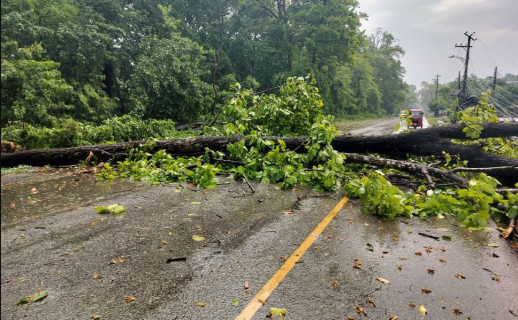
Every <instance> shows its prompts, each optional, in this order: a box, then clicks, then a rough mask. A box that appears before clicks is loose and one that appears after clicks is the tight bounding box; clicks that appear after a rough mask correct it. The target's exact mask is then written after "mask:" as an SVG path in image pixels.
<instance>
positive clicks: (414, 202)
mask: <svg viewBox="0 0 518 320" xmlns="http://www.w3.org/2000/svg"><path fill="white" fill-rule="evenodd" d="M313 84H314V80H313V79H311V78H310V77H307V78H302V77H300V78H288V80H287V82H286V84H285V85H284V86H283V87H282V88H281V89H280V92H279V95H273V94H271V95H262V96H258V95H255V94H253V93H252V92H251V91H250V90H247V89H243V90H238V91H237V92H236V95H235V97H234V98H232V99H231V100H230V101H229V103H228V104H227V106H225V108H224V110H223V112H222V120H224V121H223V122H224V123H225V124H224V125H223V126H220V127H214V128H210V129H208V130H210V131H211V132H212V133H217V134H224V135H229V136H231V135H235V134H244V135H246V136H248V137H249V138H250V142H249V143H248V144H247V143H245V141H244V140H242V141H240V142H237V143H233V144H229V145H228V146H227V152H214V151H211V150H208V149H207V150H206V152H205V154H204V155H203V156H200V157H191V158H175V157H173V156H171V155H169V154H167V153H166V152H165V151H163V150H161V151H158V152H156V153H154V154H151V153H149V152H148V150H150V149H149V148H150V146H152V143H153V142H152V141H151V144H149V145H144V146H142V147H141V148H137V149H134V150H132V151H131V154H130V156H129V157H128V158H127V159H126V160H124V161H120V162H119V163H118V164H117V166H116V167H113V166H112V165H111V164H107V165H105V167H104V169H103V170H102V172H101V173H100V177H101V178H103V179H113V178H115V177H118V176H120V177H129V178H131V179H134V180H143V181H147V182H150V183H170V182H184V181H186V182H190V183H192V184H194V185H195V186H197V187H199V188H213V187H215V186H216V185H217V183H218V180H217V177H216V176H217V174H230V175H232V176H233V177H234V178H235V179H245V180H253V181H259V182H263V183H275V184H277V186H278V187H279V188H282V189H287V188H291V187H294V186H296V185H309V186H312V187H313V188H314V189H316V190H338V189H339V188H341V187H345V189H346V191H347V194H348V195H349V196H351V197H358V198H360V201H361V203H362V207H363V208H364V211H365V212H366V213H369V214H376V215H381V216H386V217H390V218H394V217H395V216H397V215H405V216H410V215H416V216H419V217H421V218H426V217H428V216H438V217H443V216H445V215H452V216H456V217H457V218H458V219H459V221H460V222H461V224H462V225H463V226H465V227H470V228H474V229H484V228H486V226H487V219H489V218H490V217H493V218H495V220H498V221H499V220H501V219H502V218H504V217H507V218H512V217H514V216H516V215H517V214H518V204H517V197H516V195H515V194H512V193H510V192H509V193H507V194H506V195H501V194H499V193H497V192H496V188H497V186H498V182H497V181H496V180H495V179H494V178H492V177H490V176H488V175H486V174H470V173H461V174H462V175H463V177H464V178H466V179H467V180H468V181H469V183H468V184H467V185H466V186H461V187H454V186H452V185H451V184H449V183H448V184H445V185H444V187H440V188H436V189H434V190H432V189H429V188H428V186H427V181H426V180H425V179H424V178H423V179H420V180H418V183H419V186H418V187H417V190H416V192H415V193H404V192H403V191H401V190H400V189H399V188H398V187H397V186H394V185H392V184H391V183H390V181H389V180H388V179H387V178H385V173H384V172H386V171H387V170H379V171H370V170H361V169H362V168H361V166H359V165H357V164H351V163H347V159H346V157H345V156H344V155H343V154H340V153H339V152H337V151H336V150H334V149H333V147H332V146H331V142H332V140H333V138H334V137H335V136H336V134H337V130H336V128H334V127H333V126H332V125H331V124H330V120H331V119H330V117H329V116H327V117H324V116H323V114H322V100H321V97H320V95H319V93H318V92H317V90H316V88H315V87H314V86H313ZM475 108H478V109H477V115H478V116H480V117H481V118H477V117H476V116H474V115H472V114H471V110H466V113H463V114H460V116H459V117H460V118H462V119H464V120H463V121H468V119H469V121H472V123H471V125H468V127H466V128H468V129H467V130H466V133H467V134H468V137H471V136H472V135H473V133H472V131H471V130H477V127H476V126H478V121H479V120H481V119H484V120H487V119H486V118H487V117H491V112H492V111H491V106H490V105H484V104H482V105H479V106H477V107H475ZM293 114H296V115H297V116H288V115H293ZM466 123H467V122H466ZM279 124H280V125H279ZM287 128H289V130H291V131H288V129H287ZM473 128H474V129H473ZM280 134H283V135H290V134H297V135H300V134H308V139H307V141H306V142H305V143H304V144H302V145H301V146H300V147H299V148H304V149H305V150H304V151H305V152H302V153H300V152H299V153H297V152H296V151H297V150H287V149H286V146H285V144H284V142H283V141H282V140H278V141H271V140H265V139H264V136H267V135H268V136H270V135H280ZM459 164H463V163H462V162H461V161H458V160H457V161H452V158H451V157H450V156H449V155H448V154H444V157H443V160H442V161H441V163H440V165H441V167H440V168H441V169H443V170H447V169H451V168H452V167H455V166H458V165H459ZM388 171H392V172H393V171H394V170H393V169H391V170H388ZM398 173H399V174H402V172H398ZM498 204H499V205H501V206H503V207H498V206H497V205H498ZM502 208H506V209H502Z"/></svg>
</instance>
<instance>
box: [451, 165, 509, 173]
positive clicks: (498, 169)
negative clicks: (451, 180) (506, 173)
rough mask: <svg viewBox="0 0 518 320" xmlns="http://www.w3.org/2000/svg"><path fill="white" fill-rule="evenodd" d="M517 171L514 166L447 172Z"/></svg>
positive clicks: (458, 169)
mask: <svg viewBox="0 0 518 320" xmlns="http://www.w3.org/2000/svg"><path fill="white" fill-rule="evenodd" d="M512 169H515V170H518V167H516V166H502V167H487V168H464V167H461V168H453V169H450V170H448V171H447V172H449V173H455V172H493V171H501V170H512Z"/></svg>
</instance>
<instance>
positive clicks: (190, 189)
mask: <svg viewBox="0 0 518 320" xmlns="http://www.w3.org/2000/svg"><path fill="white" fill-rule="evenodd" d="M178 185H179V186H180V187H182V188H184V189H189V190H191V191H194V192H198V191H200V190H196V189H191V188H189V186H187V187H184V186H183V185H182V184H181V183H179V184H178Z"/></svg>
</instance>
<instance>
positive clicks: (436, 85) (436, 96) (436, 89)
mask: <svg viewBox="0 0 518 320" xmlns="http://www.w3.org/2000/svg"><path fill="white" fill-rule="evenodd" d="M440 76H441V75H440V74H438V75H436V76H435V100H437V99H438V95H439V77H440Z"/></svg>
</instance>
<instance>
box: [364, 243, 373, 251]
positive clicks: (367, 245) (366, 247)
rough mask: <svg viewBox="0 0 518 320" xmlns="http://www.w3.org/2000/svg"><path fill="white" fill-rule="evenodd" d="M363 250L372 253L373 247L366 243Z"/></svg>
mask: <svg viewBox="0 0 518 320" xmlns="http://www.w3.org/2000/svg"><path fill="white" fill-rule="evenodd" d="M365 249H367V250H369V251H374V247H373V246H372V244H370V243H367V244H366V245H365Z"/></svg>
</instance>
